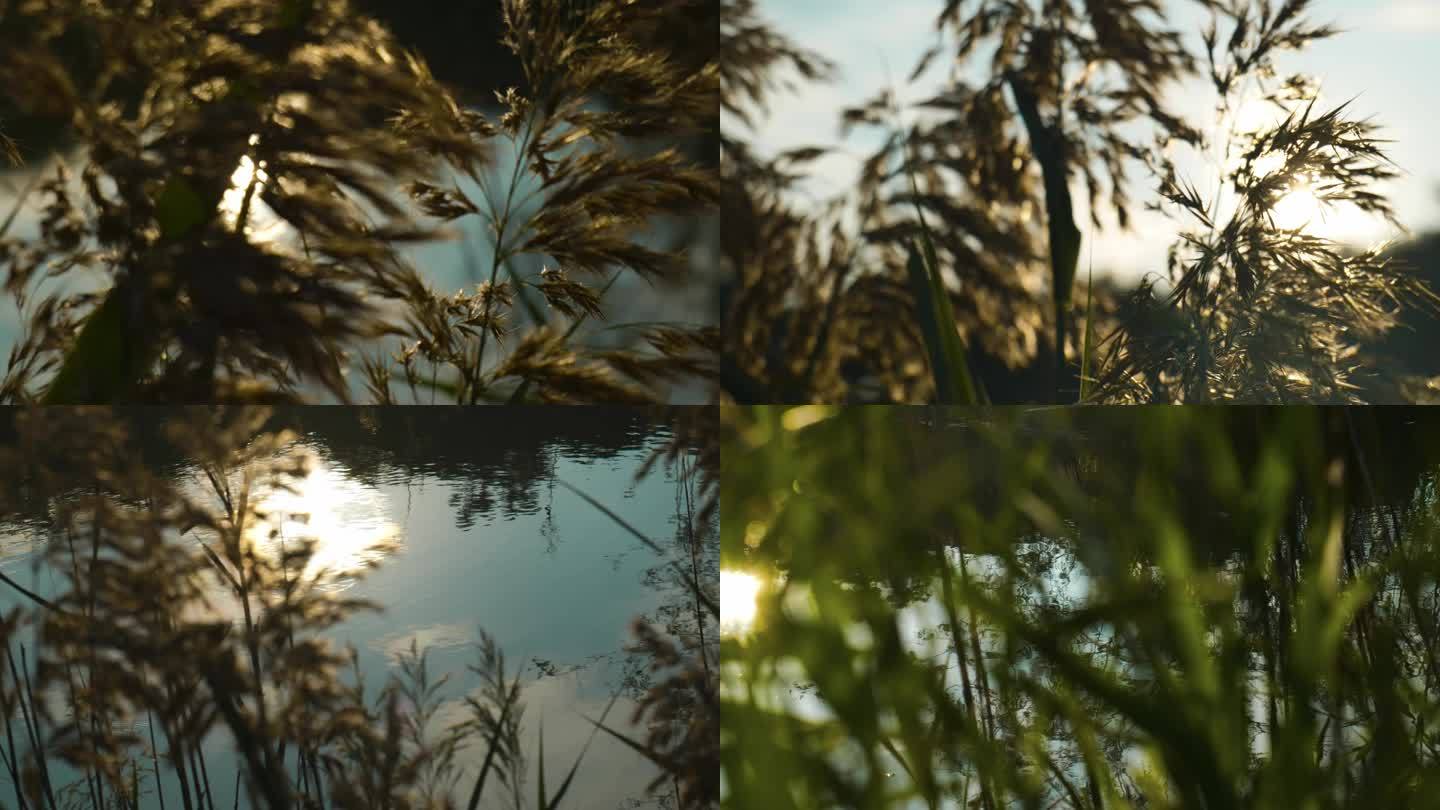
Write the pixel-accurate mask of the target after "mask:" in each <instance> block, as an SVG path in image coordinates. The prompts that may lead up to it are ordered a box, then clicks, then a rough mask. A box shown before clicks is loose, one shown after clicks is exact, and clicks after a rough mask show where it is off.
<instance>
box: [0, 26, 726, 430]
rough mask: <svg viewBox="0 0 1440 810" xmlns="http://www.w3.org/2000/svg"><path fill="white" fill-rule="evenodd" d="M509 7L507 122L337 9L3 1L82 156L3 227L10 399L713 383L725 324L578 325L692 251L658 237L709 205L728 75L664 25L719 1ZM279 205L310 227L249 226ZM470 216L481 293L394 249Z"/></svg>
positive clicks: (683, 264)
mask: <svg viewBox="0 0 1440 810" xmlns="http://www.w3.org/2000/svg"><path fill="white" fill-rule="evenodd" d="M501 5H502V7H503V14H504V25H503V31H502V36H503V41H502V42H500V43H493V42H491V43H483V44H480V45H477V47H490V48H495V47H504V48H508V49H509V50H510V51H512V52H513V53H514V54H515V56H516V58H517V59H518V61H519V62H520V64H521V66H522V68H523V71H524V76H525V79H526V88H525V89H524V90H523V91H522V90H521V89H518V88H510V89H509V90H507V91H505V92H504V93H502V94H500V98H499V103H500V105H501V106H502V108H503V112H502V113H501V114H500V115H499V116H498V117H497V118H496V119H495V120H491V118H489V117H487V116H485V115H482V114H480V113H478V112H476V111H474V110H473V109H469V108H464V107H462V106H461V105H460V104H459V103H458V102H457V100H456V94H455V93H454V92H453V91H452V90H451V89H450V88H448V87H446V86H445V85H443V84H442V83H441V82H439V81H437V80H436V79H435V78H434V76H433V75H431V73H430V71H429V69H428V67H427V66H426V64H425V63H424V61H423V60H422V59H421V58H420V57H419V56H418V55H416V54H413V53H408V52H405V51H404V50H403V49H402V48H401V47H400V46H399V45H398V44H397V43H396V41H395V39H394V38H393V37H392V36H391V35H390V33H389V32H388V31H386V30H385V29H384V28H383V27H381V26H380V25H379V24H378V23H376V22H375V21H373V20H371V19H369V18H367V17H366V16H365V15H363V14H361V13H358V12H357V11H356V10H355V9H353V8H352V7H351V5H350V4H349V3H348V2H346V0H286V2H266V3H233V2H229V1H228V0H213V2H202V3H181V4H170V3H140V4H138V5H137V4H134V3H129V2H104V3H88V2H85V3H82V2H63V3H59V4H46V5H36V4H28V3H19V4H7V5H6V6H5V8H3V9H0V45H3V52H4V58H3V59H0V77H3V81H4V83H5V84H6V86H7V87H8V88H12V89H13V90H14V92H13V94H12V95H13V97H12V98H10V99H7V101H6V109H7V110H8V109H11V108H13V109H14V110H15V111H16V112H17V113H18V114H19V115H20V116H21V117H22V120H23V121H24V122H34V121H42V122H48V123H47V126H50V127H51V128H58V129H61V130H64V131H66V132H68V133H70V134H69V136H68V137H70V138H71V139H72V140H73V141H75V142H76V149H77V150H78V155H79V160H80V161H81V165H80V167H79V171H78V175H79V182H78V183H76V182H74V179H73V178H74V177H75V175H76V172H74V171H73V170H72V169H71V168H68V167H67V165H66V163H65V159H64V158H62V157H60V156H52V157H49V158H44V160H43V163H42V165H40V166H38V167H33V171H36V172H38V173H39V175H41V176H43V177H44V178H45V180H44V182H43V183H42V184H41V185H40V187H39V188H38V190H37V192H38V197H39V198H40V200H39V201H40V203H41V204H42V206H43V209H44V213H43V216H42V217H41V226H40V235H39V238H38V239H33V240H22V239H15V238H10V239H5V240H3V241H0V270H3V272H4V273H5V283H6V291H7V292H8V294H9V295H10V296H11V297H12V298H13V299H14V302H15V303H16V305H17V307H18V308H19V309H20V310H21V313H22V320H23V326H24V333H23V335H22V337H21V339H20V340H19V342H18V344H17V346H16V347H15V349H14V351H13V352H12V353H11V356H10V359H9V363H8V366H7V369H6V373H5V377H4V380H3V383H0V397H3V398H4V399H5V400H7V401H10V402H28V401H33V400H43V401H45V402H47V403H51V404H65V403H105V402H118V401H125V402H135V401H151V402H154V401H159V402H177V401H178V402H204V401H216V400H247V399H248V400H254V399H263V400H277V399H279V400H309V399H315V398H325V399H329V400H337V401H342V402H348V401H350V400H351V399H352V398H353V397H355V396H357V395H359V394H360V393H361V390H362V389H363V391H364V393H365V394H366V395H368V396H369V397H371V398H372V399H374V400H376V401H378V402H383V403H388V402H391V401H393V400H395V399H397V398H399V397H402V396H408V399H409V401H422V402H430V401H435V400H437V399H438V400H439V401H447V402H460V403H467V404H468V403H479V402H520V401H525V402H595V401H610V402H625V403H636V402H651V401H656V400H663V399H665V398H667V397H668V396H669V395H670V391H671V390H672V388H680V387H683V386H687V385H688V386H690V387H694V386H696V385H699V386H702V387H703V386H704V385H705V384H706V381H707V380H708V379H710V378H712V377H713V376H714V374H715V355H714V351H715V348H716V343H717V340H718V336H717V334H716V328H715V325H714V324H711V323H699V324H694V323H681V322H671V321H665V322H660V323H627V324H612V325H611V330H610V332H608V333H606V334H605V335H603V336H602V337H603V338H605V340H604V341H603V342H602V341H601V339H600V338H596V337H595V330H594V329H591V328H590V327H592V326H593V325H594V324H595V323H596V322H597V321H599V320H601V319H603V318H605V317H607V316H609V315H612V314H613V313H614V312H615V311H616V308H615V306H614V302H613V300H611V299H608V298H606V295H607V293H608V292H609V290H611V288H612V286H611V285H612V284H613V283H614V282H615V280H616V278H618V277H621V276H622V275H625V274H630V273H633V274H636V275H638V276H639V277H641V278H642V279H643V280H644V281H645V282H647V283H648V284H649V285H651V287H650V288H651V289H654V288H655V287H657V286H664V285H670V284H672V283H678V282H679V281H681V280H689V279H692V278H693V276H695V275H696V274H697V273H698V272H699V271H697V270H696V269H695V264H694V263H692V261H691V260H690V258H689V257H688V256H687V255H686V254H685V252H684V250H683V247H684V244H683V242H684V239H682V240H680V243H677V244H676V245H675V246H674V247H673V249H672V248H671V247H668V246H665V247H656V246H652V244H651V241H650V239H649V237H647V236H646V230H647V229H648V228H650V227H651V226H653V225H654V224H655V223H657V222H658V221H660V220H661V219H663V218H679V219H680V220H681V221H686V222H693V223H695V224H696V225H697V227H698V226H699V225H703V223H705V222H706V221H707V218H708V217H710V216H711V215H712V214H713V205H714V203H715V201H716V199H717V188H716V186H717V184H716V180H715V178H714V176H713V171H711V170H710V169H709V168H707V166H706V164H705V162H704V161H696V160H694V159H692V158H689V157H687V153H686V151H685V148H684V147H686V146H687V145H689V144H692V143H693V142H694V141H696V140H698V139H703V138H705V137H713V132H714V130H715V129H716V126H717V119H716V110H715V98H716V68H715V65H714V62H713V59H709V60H700V61H698V62H697V60H694V59H689V58H688V57H687V58H686V59H680V58H676V57H675V56H674V54H673V44H672V43H667V42H664V41H663V39H662V37H663V35H664V32H666V31H669V30H671V28H672V27H673V26H674V19H675V18H677V17H687V18H692V19H704V16H705V15H706V14H707V13H711V14H713V11H709V8H710V7H709V6H708V5H707V4H706V3H705V2H701V0H645V2H640V3H628V2H626V3H622V2H617V1H615V0H607V1H606V2H600V3H585V4H577V3H573V2H571V1H570V0H526V1H524V2H522V1H521V0H506V2H504V3H503V4H501ZM77 53H78V55H77ZM4 125H5V122H3V121H0V126H4ZM500 142H505V143H506V145H507V146H508V147H510V151H511V153H512V154H513V155H514V158H513V160H510V161H508V163H507V165H504V166H498V165H495V161H494V154H495V153H496V151H497V150H496V148H495V147H496V145H497V144H498V143H500ZM242 166H249V167H252V168H253V169H254V171H252V172H251V175H252V176H251V177H250V178H248V180H246V181H245V182H243V183H241V185H240V186H237V187H234V188H232V187H231V183H232V174H234V173H235V172H236V169H237V167H242ZM456 177H465V178H468V179H469V180H470V181H472V182H473V183H474V184H475V185H476V187H478V189H479V193H478V194H476V193H474V192H473V191H471V192H467V191H463V190H461V189H460V188H459V187H458V186H456V185H455V183H454V178H456ZM524 177H537V178H539V180H538V184H539V186H538V188H536V189H534V190H533V191H526V190H524V189H523V188H522V186H525V185H526V184H525V183H522V182H521V180H522V178H524ZM405 192H408V197H409V198H410V200H409V203H413V207H412V206H411V205H407V204H406V202H407V201H406V200H405V199H404V196H403V195H404V194H405ZM26 204H29V201H27V200H26V199H24V196H23V195H22V199H21V200H20V201H19V202H18V203H17V206H18V205H26ZM414 207H418V208H419V209H420V211H421V212H423V215H417V214H415V213H414ZM262 208H263V209H265V210H267V212H268V213H269V214H272V215H273V216H274V218H275V219H276V220H277V221H278V222H281V223H283V224H285V225H287V226H288V228H289V229H290V232H292V233H293V234H294V235H295V238H294V239H293V240H289V241H293V242H294V244H290V243H289V241H285V240H268V241H266V240H262V239H260V237H259V235H258V234H257V232H256V230H255V229H253V228H251V227H250V225H251V224H252V223H253V222H254V221H255V220H256V219H257V218H258V216H259V212H260V211H261V209H262ZM17 210H18V208H17ZM469 217H475V218H477V219H479V220H482V221H483V222H484V224H485V231H486V233H487V234H488V235H489V237H490V238H491V240H492V244H491V248H492V251H491V256H492V259H491V260H490V261H489V263H488V265H487V266H485V267H483V268H479V267H477V268H473V269H474V275H475V276H476V277H477V279H478V280H479V283H478V285H477V286H476V287H475V288H473V289H469V290H461V291H453V290H437V289H435V288H434V286H433V285H432V284H431V283H429V282H428V281H427V280H426V278H425V276H424V275H423V274H422V273H421V272H420V270H419V269H418V268H417V267H416V266H415V264H414V262H412V261H409V260H408V259H406V257H405V249H406V248H407V247H409V246H412V245H414V244H416V243H421V242H429V241H435V240H437V239H443V238H448V237H449V236H450V234H449V232H448V231H446V230H445V226H446V225H447V224H448V223H451V222H453V221H455V220H457V219H461V218H469ZM0 236H3V234H0ZM522 260H523V261H522ZM530 262H533V263H534V264H535V265H536V268H537V269H538V272H537V270H536V269H530ZM96 279H98V280H99V283H98V284H97V283H96V281H95V280H96ZM82 291H83V292H82ZM582 326H584V327H585V328H584V329H582V328H581V327H582ZM396 388H401V389H403V390H404V391H405V392H406V393H405V394H402V393H400V392H397V391H396V390H395V389H396Z"/></svg>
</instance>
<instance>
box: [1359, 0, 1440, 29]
mask: <svg viewBox="0 0 1440 810" xmlns="http://www.w3.org/2000/svg"><path fill="white" fill-rule="evenodd" d="M1372 19H1373V20H1374V21H1375V27H1376V28H1378V29H1380V30H1382V31H1389V32H1391V33H1397V34H1437V33H1440V7H1437V6H1436V5H1435V0H1391V2H1390V3H1388V4H1386V5H1385V6H1383V7H1381V8H1380V9H1379V11H1378V12H1376V13H1375V14H1374V15H1373V17H1372Z"/></svg>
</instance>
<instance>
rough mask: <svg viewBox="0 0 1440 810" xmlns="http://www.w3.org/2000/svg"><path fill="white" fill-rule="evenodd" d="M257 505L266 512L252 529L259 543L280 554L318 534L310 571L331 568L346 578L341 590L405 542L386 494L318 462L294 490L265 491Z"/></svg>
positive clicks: (343, 579)
mask: <svg viewBox="0 0 1440 810" xmlns="http://www.w3.org/2000/svg"><path fill="white" fill-rule="evenodd" d="M256 509H257V511H259V512H261V513H263V514H264V515H265V519H264V520H263V521H261V522H260V523H258V524H257V525H255V526H253V527H252V530H251V534H250V536H251V538H252V540H253V542H255V543H256V545H257V547H259V548H261V549H265V550H266V551H268V552H270V553H272V554H274V555H276V556H278V555H279V554H280V552H281V544H282V543H287V544H293V543H296V542H299V541H300V540H302V539H306V538H313V539H314V541H315V551H314V556H313V557H311V558H310V562H309V564H308V565H307V566H306V569H305V572H304V574H305V576H306V577H312V576H314V575H315V574H317V573H319V572H320V571H322V570H328V571H329V572H331V573H332V574H335V575H338V576H340V577H341V579H340V580H339V581H337V582H336V583H335V587H336V588H346V587H349V586H350V585H352V584H354V580H353V579H350V578H346V577H345V576H344V575H345V574H350V573H357V572H359V571H360V570H361V569H364V568H367V567H370V566H372V565H374V564H375V563H377V562H379V561H380V560H381V559H382V558H384V557H386V556H388V555H389V554H391V553H393V552H394V551H395V550H396V549H397V548H398V546H399V536H400V529H399V527H398V526H396V525H395V523H394V522H393V521H391V520H390V517H389V512H388V509H387V508H386V504H385V500H384V497H383V496H382V495H381V494H380V493H379V492H378V491H376V490H375V489H373V488H371V487H369V486H367V485H365V484H362V483H360V482H358V481H355V480H354V479H351V478H349V477H347V476H346V475H345V473H344V471H342V470H339V469H336V468H335V467H333V466H329V465H328V464H325V463H323V462H319V461H318V460H317V462H316V463H315V464H314V465H313V466H312V468H311V472H310V474H309V475H308V476H306V477H305V478H303V479H300V480H299V481H298V482H296V485H295V488H294V491H287V490H285V489H280V488H272V489H266V490H264V491H263V492H261V493H260V494H259V499H258V501H257V503H256ZM290 548H291V549H293V545H292V546H290Z"/></svg>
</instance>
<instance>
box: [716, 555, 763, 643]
mask: <svg viewBox="0 0 1440 810" xmlns="http://www.w3.org/2000/svg"><path fill="white" fill-rule="evenodd" d="M759 596H760V580H759V578H758V577H756V576H755V575H754V574H747V573H745V572H743V571H721V572H720V631H721V632H722V633H725V634H726V635H740V634H742V633H744V632H745V631H747V630H749V629H750V625H751V624H753V623H754V621H755V603H756V600H757V599H758V598H759Z"/></svg>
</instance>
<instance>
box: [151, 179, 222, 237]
mask: <svg viewBox="0 0 1440 810" xmlns="http://www.w3.org/2000/svg"><path fill="white" fill-rule="evenodd" d="M209 213H210V212H208V211H207V210H206V206H205V201H204V200H202V199H200V195H199V194H198V193H196V191H195V188H194V187H193V186H191V185H190V182H189V181H188V180H186V179H185V178H184V177H183V176H181V175H175V176H173V177H171V178H170V179H169V180H168V181H167V182H166V183H165V187H164V188H163V189H161V190H160V196H159V197H158V198H156V200H155V218H156V219H157V220H159V222H160V236H161V237H162V238H163V239H166V240H169V241H175V240H178V239H183V238H184V237H185V235H186V234H188V233H190V232H191V231H192V230H194V229H195V227H196V226H197V225H201V224H203V223H204V222H205V220H206V219H208V217H209Z"/></svg>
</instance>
